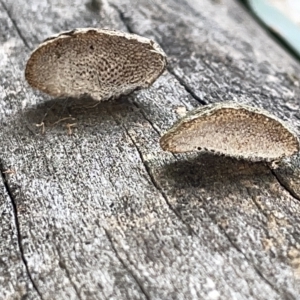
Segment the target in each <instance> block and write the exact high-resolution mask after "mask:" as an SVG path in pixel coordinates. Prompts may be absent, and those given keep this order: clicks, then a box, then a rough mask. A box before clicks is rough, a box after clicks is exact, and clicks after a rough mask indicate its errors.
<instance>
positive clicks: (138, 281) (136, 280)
mask: <svg viewBox="0 0 300 300" xmlns="http://www.w3.org/2000/svg"><path fill="white" fill-rule="evenodd" d="M104 232H105V235H106V237H107V239H108V241H109V243H110V245H111V247H112V249H113V251H114V253H115V255H116V257H117V259H118V260H119V262H120V263H121V264H122V266H123V267H124V269H125V270H126V271H127V272H128V274H129V275H130V276H131V277H132V279H133V280H134V281H135V283H136V284H137V285H138V287H139V288H140V290H141V292H142V293H143V294H144V296H145V298H146V299H147V300H150V299H151V297H150V295H149V294H148V292H147V291H146V289H145V288H144V286H143V284H142V282H141V281H140V280H139V279H138V278H137V276H135V275H134V273H133V272H132V271H131V270H130V269H129V268H128V266H127V265H126V263H125V262H124V260H123V259H122V258H121V256H120V255H119V253H118V250H117V249H116V247H115V245H114V242H113V241H112V236H111V234H110V232H109V231H108V230H107V229H105V228H104Z"/></svg>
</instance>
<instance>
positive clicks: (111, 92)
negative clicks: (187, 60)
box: [25, 28, 167, 101]
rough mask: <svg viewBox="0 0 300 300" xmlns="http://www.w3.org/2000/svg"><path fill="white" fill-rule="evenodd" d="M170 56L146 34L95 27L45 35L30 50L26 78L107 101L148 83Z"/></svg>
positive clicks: (65, 93)
mask: <svg viewBox="0 0 300 300" xmlns="http://www.w3.org/2000/svg"><path fill="white" fill-rule="evenodd" d="M166 63H167V60H166V55H165V53H164V52H163V50H162V49H161V48H160V46H159V45H158V44H157V43H155V42H153V41H152V40H149V39H147V38H144V37H141V36H138V35H135V34H129V33H123V32H120V31H112V30H106V29H96V28H81V29H74V30H72V31H68V32H62V33H60V34H58V35H56V36H53V37H50V38H48V39H46V40H45V41H44V42H43V43H42V44H40V46H39V47H38V48H37V49H35V50H34V52H33V53H32V54H31V56H30V58H29V60H28V62H27V65H26V70H25V78H26V80H27V81H28V83H29V84H30V85H31V86H32V87H33V88H35V89H38V90H41V91H43V92H45V93H47V94H49V95H51V96H54V97H80V96H82V95H89V96H91V97H92V98H94V99H95V100H99V101H101V100H107V99H109V98H112V97H113V98H115V97H118V96H119V95H121V94H128V93H130V92H131V91H133V90H135V89H137V88H146V87H149V86H150V85H151V84H152V83H153V82H154V81H155V80H156V79H157V77H159V76H160V74H161V73H162V72H163V71H164V69H165V67H166Z"/></svg>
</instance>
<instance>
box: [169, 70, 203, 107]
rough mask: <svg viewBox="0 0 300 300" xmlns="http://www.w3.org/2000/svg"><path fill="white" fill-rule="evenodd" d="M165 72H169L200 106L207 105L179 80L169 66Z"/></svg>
mask: <svg viewBox="0 0 300 300" xmlns="http://www.w3.org/2000/svg"><path fill="white" fill-rule="evenodd" d="M167 70H168V71H169V73H170V74H172V75H173V76H174V77H175V79H176V80H177V81H178V82H179V83H180V85H182V86H183V87H184V89H185V90H186V91H187V92H188V93H189V94H190V95H191V96H192V97H193V98H194V99H195V100H196V101H198V102H199V103H201V104H202V105H206V104H207V103H205V101H203V100H202V99H200V97H198V96H197V95H196V94H195V92H194V91H193V90H192V88H191V87H190V86H189V85H188V84H187V83H186V82H185V81H184V80H183V79H182V78H180V77H179V76H178V75H177V74H176V73H175V72H174V70H173V68H172V67H171V66H170V65H169V66H168V67H167Z"/></svg>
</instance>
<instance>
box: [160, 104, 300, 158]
mask: <svg viewBox="0 0 300 300" xmlns="http://www.w3.org/2000/svg"><path fill="white" fill-rule="evenodd" d="M160 145H161V147H162V149H163V150H165V151H170V152H174V153H180V152H188V151H194V150H196V151H203V152H213V153H216V154H219V155H225V156H231V157H235V158H238V159H246V160H250V161H267V162H274V161H278V160H280V159H281V158H284V157H288V156H291V155H293V154H295V153H296V152H298V151H299V140H298V138H297V135H296V133H295V132H294V131H293V130H292V129H291V128H290V127H289V126H288V125H287V124H286V123H284V122H283V121H282V120H280V119H278V118H277V117H275V116H273V115H271V114H270V113H269V112H267V111H265V110H262V109H259V108H254V107H251V106H247V105H243V104H238V103H235V102H223V103H216V104H211V105H206V106H203V107H200V108H198V109H195V110H194V111H192V112H190V113H188V114H187V115H186V116H185V117H184V118H183V119H181V120H179V121H178V122H177V123H175V124H174V125H173V126H172V128H171V129H170V130H169V131H168V132H166V133H165V134H164V135H163V136H162V137H161V140H160Z"/></svg>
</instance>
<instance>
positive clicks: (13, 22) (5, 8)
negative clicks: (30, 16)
mask: <svg viewBox="0 0 300 300" xmlns="http://www.w3.org/2000/svg"><path fill="white" fill-rule="evenodd" d="M0 3H1V4H2V7H3V9H4V10H5V12H6V14H7V16H8V18H9V19H10V21H11V22H12V24H13V26H14V27H15V29H16V31H17V33H18V35H19V37H20V38H21V40H22V41H23V43H24V45H25V46H26V48H28V49H30V50H31V48H30V47H29V45H28V43H27V41H26V39H25V37H24V35H23V34H22V32H21V30H20V28H19V26H18V25H17V22H16V21H15V20H14V18H13V17H12V15H11V13H10V11H9V10H8V8H7V7H6V5H5V4H4V2H3V1H2V0H0Z"/></svg>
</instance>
